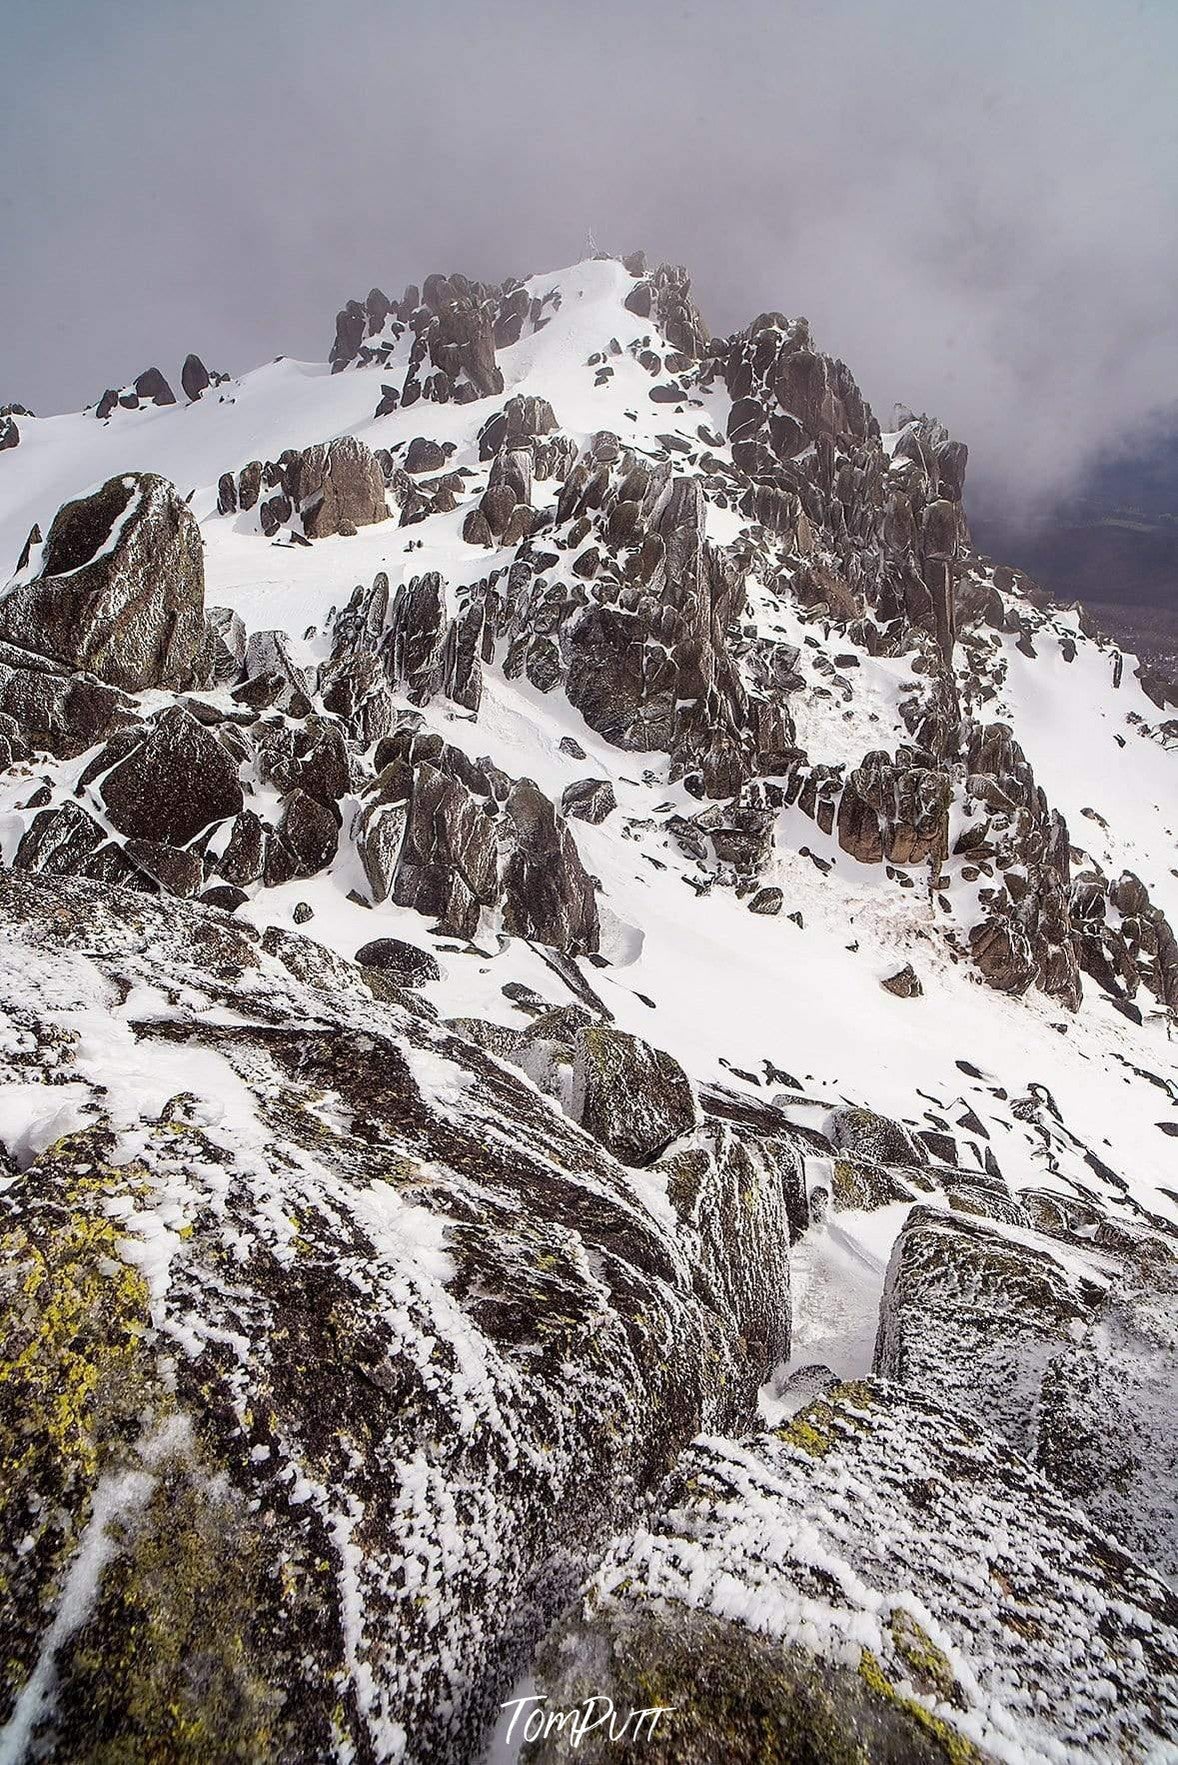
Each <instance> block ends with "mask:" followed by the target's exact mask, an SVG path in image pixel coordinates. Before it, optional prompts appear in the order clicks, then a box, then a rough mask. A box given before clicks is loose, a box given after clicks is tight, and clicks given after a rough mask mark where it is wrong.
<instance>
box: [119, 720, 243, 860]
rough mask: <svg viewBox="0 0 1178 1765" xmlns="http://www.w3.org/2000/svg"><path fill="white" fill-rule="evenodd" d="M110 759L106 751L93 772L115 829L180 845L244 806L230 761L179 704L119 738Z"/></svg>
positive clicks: (205, 730) (148, 838)
mask: <svg viewBox="0 0 1178 1765" xmlns="http://www.w3.org/2000/svg"><path fill="white" fill-rule="evenodd" d="M124 755H125V757H123V756H124ZM113 758H114V756H112V755H111V753H110V751H109V749H108V750H107V751H106V752H105V753H104V754H102V755H100V756H99V757H98V759H97V760H96V761H94V762H93V763H92V765H91V767H90V773H91V775H92V776H94V777H95V778H97V779H98V780H99V781H100V782H99V783H98V785H97V789H98V792H99V795H100V797H101V800H102V806H103V808H104V810H105V811H106V814H107V815H108V816H109V817H110V820H111V821H112V822H113V824H114V826H115V827H117V828H118V830H119V832H120V833H123V834H129V835H131V836H132V837H134V838H136V839H142V840H151V841H153V842H156V843H158V844H162V845H168V846H184V845H187V843H188V841H189V840H192V839H195V838H196V836H197V834H199V833H202V832H203V831H204V829H205V828H206V827H209V826H210V825H211V824H212V823H213V822H216V821H221V820H223V819H224V818H225V817H226V816H230V815H236V814H237V812H238V810H239V809H240V808H241V807H242V792H241V785H240V783H239V782H238V777H237V767H236V765H235V764H234V762H233V760H232V759H231V758H230V756H229V755H228V754H227V753H226V751H225V749H224V748H223V747H222V746H221V744H220V742H219V741H218V740H217V738H216V736H214V735H211V734H210V733H209V731H208V730H207V729H204V728H203V727H202V726H201V725H200V724H199V723H198V722H197V721H196V719H195V718H194V717H192V716H190V715H189V714H188V712H187V711H184V710H182V709H181V708H180V707H179V706H178V705H177V706H173V707H172V708H171V709H170V710H167V711H161V712H160V713H159V715H158V716H157V717H154V718H153V719H152V721H151V722H150V723H148V724H146V725H145V726H144V728H143V730H142V732H140V731H135V732H133V733H131V735H130V738H129V739H128V738H127V737H124V738H122V747H121V749H120V753H119V757H118V759H117V763H115V764H112V763H111V762H112V759H113Z"/></svg>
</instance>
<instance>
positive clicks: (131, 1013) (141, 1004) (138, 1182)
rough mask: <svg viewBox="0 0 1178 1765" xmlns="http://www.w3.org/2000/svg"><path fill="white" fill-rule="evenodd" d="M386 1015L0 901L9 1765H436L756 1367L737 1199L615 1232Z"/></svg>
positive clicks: (192, 952) (553, 1136) (623, 1178)
mask: <svg viewBox="0 0 1178 1765" xmlns="http://www.w3.org/2000/svg"><path fill="white" fill-rule="evenodd" d="M385 978H386V977H384V976H383V975H371V976H370V975H369V973H368V971H366V970H364V969H362V968H360V967H358V966H356V965H354V964H352V963H349V962H347V961H345V960H344V959H342V958H340V957H338V956H335V955H333V954H332V953H330V952H329V951H327V950H325V949H324V948H323V947H322V946H320V945H318V944H316V943H314V942H312V941H311V940H310V939H309V938H306V937H304V936H302V935H301V934H299V933H295V932H286V933H280V934H274V933H272V932H271V933H267V934H265V936H264V937H263V936H260V935H259V934H258V933H257V932H256V931H255V930H254V929H253V928H252V927H247V926H242V925H239V924H237V923H236V922H233V921H231V920H230V919H229V918H228V917H227V916H225V915H222V914H220V913H217V912H215V911H210V910H207V909H202V908H200V907H198V906H195V905H192V904H190V903H186V902H183V901H177V900H168V901H160V900H157V899H155V898H151V897H146V896H141V895H136V894H133V893H131V892H130V891H128V890H124V889H115V888H104V887H100V886H96V885H92V884H87V883H81V882H77V881H74V880H72V879H56V878H54V879H45V878H40V877H34V876H29V875H24V874H21V873H19V872H13V871H9V872H0V1000H2V1001H3V1005H4V1008H5V1010H6V1013H7V1016H8V1020H9V1023H10V1024H11V1026H12V1029H13V1036H12V1037H11V1038H10V1040H9V1041H8V1043H6V1052H5V1058H4V1073H3V1076H4V1079H5V1081H6V1083H7V1084H8V1086H9V1094H10V1095H12V1096H14V1097H17V1096H19V1099H20V1101H21V1104H22V1112H21V1115H20V1118H19V1131H18V1127H17V1126H16V1125H14V1124H15V1118H12V1119H10V1118H9V1117H8V1116H6V1118H5V1129H4V1131H5V1136H6V1142H5V1143H6V1147H7V1151H6V1155H5V1156H6V1181H5V1183H4V1185H3V1188H2V1190H0V1452H2V1454H3V1463H4V1467H5V1484H6V1490H5V1495H6V1499H5V1503H4V1509H3V1516H2V1518H0V1622H2V1623H3V1627H4V1635H5V1663H4V1667H3V1671H2V1673H0V1745H3V1746H5V1747H7V1748H8V1749H9V1751H10V1754H11V1756H13V1757H20V1756H22V1754H23V1753H24V1752H25V1751H26V1749H27V1746H29V1745H32V1747H33V1748H34V1751H35V1753H36V1755H38V1756H40V1755H44V1756H54V1757H57V1758H62V1759H66V1758H68V1759H70V1760H73V1761H85V1762H93V1765H96V1762H97V1761H99V1760H108V1761H109V1760H112V1759H116V1758H117V1759H120V1760H121V1759H131V1758H142V1759H159V1760H164V1759H167V1760H173V1759H185V1760H187V1759H191V1760H194V1761H195V1760H197V1759H199V1760H202V1761H206V1760H214V1759H218V1760H219V1759H226V1760H228V1759H239V1760H249V1761H251V1762H254V1761H262V1760H273V1761H290V1760H295V1759H297V1760H310V1759H317V1760H318V1759H329V1758H330V1759H335V1758H353V1759H365V1760H371V1761H384V1760H389V1761H391V1760H408V1761H420V1762H422V1765H425V1762H426V1761H436V1760H439V1759H446V1760H451V1761H454V1762H455V1765H461V1762H463V1761H473V1760H475V1759H477V1758H478V1757H479V1753H480V1749H481V1745H482V1738H483V1733H484V1729H485V1725H486V1722H487V1720H488V1719H489V1718H490V1717H491V1715H492V1714H493V1713H494V1711H495V1708H496V1706H497V1704H498V1702H499V1700H500V1699H501V1698H503V1697H505V1696H506V1695H507V1694H508V1692H509V1690H510V1686H511V1683H512V1681H513V1676H514V1675H515V1674H516V1673H517V1672H518V1671H519V1669H520V1667H521V1665H522V1663H523V1660H524V1659H525V1658H526V1655H527V1652H528V1650H529V1647H530V1644H531V1641H532V1639H533V1638H534V1636H535V1634H536V1632H537V1630H538V1629H540V1628H542V1627H543V1625H544V1624H545V1623H547V1622H549V1621H551V1618H552V1617H553V1616H554V1615H555V1610H556V1609H557V1608H558V1607H559V1605H560V1604H561V1603H563V1602H564V1601H565V1600H567V1599H568V1598H569V1597H571V1594H572V1592H573V1590H574V1588H575V1585H576V1582H577V1580H579V1578H580V1577H581V1576H582V1575H583V1574H585V1573H586V1572H587V1570H588V1568H589V1567H590V1565H591V1562H592V1560H593V1558H594V1556H595V1554H596V1552H597V1551H598V1550H599V1549H600V1548H601V1545H602V1544H603V1542H604V1540H605V1538H606V1537H607V1536H608V1535H609V1534H610V1533H611V1532H613V1531H616V1530H617V1529H618V1527H619V1525H620V1524H621V1523H622V1522H623V1521H624V1520H625V1519H626V1517H627V1516H628V1515H629V1514H630V1513H631V1512H632V1511H633V1505H634V1502H635V1500H636V1498H637V1497H638V1496H639V1495H640V1494H641V1492H642V1491H644V1490H646V1489H648V1488H650V1487H652V1486H653V1485H654V1484H656V1483H657V1482H658V1481H659V1479H661V1477H662V1476H663V1475H664V1474H665V1473H666V1471H667V1469H668V1468H669V1466H670V1465H671V1464H672V1463H673V1462H674V1460H675V1458H676V1456H677V1454H678V1453H679V1451H680V1450H681V1449H682V1448H683V1447H684V1446H685V1445H686V1444H687V1442H688V1441H689V1440H690V1439H691V1437H692V1436H693V1435H694V1434H695V1433H696V1432H697V1431H698V1430H699V1429H700V1428H704V1429H724V1428H730V1427H733V1426H737V1427H740V1426H747V1424H748V1421H749V1420H750V1418H751V1415H752V1413H753V1411H754V1408H755V1401H756V1391H757V1386H758V1385H759V1384H760V1383H761V1382H762V1381H763V1380H764V1379H765V1378H766V1377H767V1375H768V1372H769V1370H770V1366H771V1362H772V1359H773V1358H774V1356H775V1354H776V1353H777V1351H778V1349H779V1347H780V1345H781V1344H782V1343H784V1342H787V1341H788V1287H787V1285H786V1284H785V1283H784V1282H782V1281H780V1280H779V1279H774V1280H771V1279H770V1278H769V1272H770V1271H769V1270H766V1269H764V1268H763V1264H764V1261H765V1259H764V1254H763V1252H764V1245H763V1242H762V1233H763V1229H764V1222H765V1221H766V1220H767V1219H772V1218H774V1217H777V1218H783V1217H784V1203H783V1200H782V1197H781V1196H780V1195H779V1194H776V1195H775V1194H774V1193H772V1192H771V1185H772V1184H773V1183H774V1182H775V1180H776V1179H775V1178H774V1175H773V1172H772V1171H771V1169H770V1167H769V1166H768V1165H767V1164H765V1163H760V1164H758V1166H757V1168H756V1171H755V1173H754V1176H755V1180H756V1182H757V1183H759V1184H763V1185H765V1188H764V1190H763V1191H761V1190H758V1192H757V1193H756V1194H755V1195H750V1194H748V1193H747V1185H746V1192H745V1193H744V1195H743V1200H744V1202H745V1203H746V1204H747V1205H745V1206H743V1207H741V1206H735V1205H731V1204H729V1205H726V1206H725V1207H724V1209H723V1210H722V1214H721V1213H720V1212H719V1211H718V1212H717V1213H716V1214H715V1215H714V1216H713V1215H710V1214H709V1215H707V1216H704V1215H701V1213H700V1212H699V1210H698V1209H695V1208H694V1204H693V1194H694V1191H692V1190H691V1189H690V1187H689V1186H685V1187H684V1193H683V1208H684V1212H683V1213H682V1214H674V1213H672V1212H671V1211H670V1210H668V1208H667V1206H666V1203H665V1202H664V1201H663V1199H662V1195H661V1193H659V1195H658V1197H657V1200H658V1204H659V1205H658V1208H657V1210H651V1209H648V1207H647V1206H646V1205H645V1204H644V1201H643V1199H642V1190H641V1189H640V1187H639V1185H640V1184H641V1183H642V1182H647V1183H649V1182H650V1181H651V1179H649V1178H645V1177H642V1176H641V1175H635V1174H632V1173H629V1172H627V1171H626V1170H624V1169H623V1168H622V1167H621V1166H620V1165H619V1164H618V1163H617V1162H615V1160H614V1159H613V1158H611V1157H610V1156H609V1154H608V1153H607V1152H606V1151H605V1150H604V1149H603V1148H601V1147H600V1146H598V1145H597V1144H596V1143H595V1142H594V1141H593V1140H592V1139H591V1138H590V1137H589V1135H588V1134H586V1133H584V1132H583V1131H582V1130H581V1129H580V1128H578V1127H577V1126H576V1125H575V1124H573V1123H572V1122H570V1121H569V1120H568V1119H567V1118H566V1117H565V1116H564V1115H563V1114H562V1113H561V1112H560V1110H559V1108H557V1107H556V1106H554V1105H553V1104H551V1103H550V1102H549V1100H548V1099H547V1098H545V1097H543V1096H542V1095H541V1094H540V1092H539V1091H537V1090H536V1088H535V1087H534V1086H532V1085H529V1084H528V1083H527V1082H526V1081H525V1080H524V1079H523V1078H522V1077H519V1076H513V1075H512V1074H511V1073H510V1072H509V1071H508V1070H507V1069H506V1068H505V1067H504V1066H502V1065H501V1064H500V1063H499V1062H498V1061H496V1060H495V1059H494V1058H492V1057H491V1056H490V1055H488V1054H485V1053H483V1052H482V1050H481V1049H480V1048H478V1047H477V1046H476V1045H475V1044H474V1043H473V1042H470V1041H468V1040H466V1039H464V1038H463V1037H461V1036H460V1035H457V1034H455V1033H454V1032H453V1031H452V1030H450V1029H447V1028H445V1027H444V1026H440V1025H438V1024H436V1022H435V1021H434V1020H433V1019H432V1017H431V1015H430V1014H429V1012H428V1009H427V1008H424V1007H423V1008H420V1009H418V1008H417V1007H416V1006H415V1005H414V1004H413V1002H412V1000H411V999H409V998H408V996H402V995H398V994H397V992H396V990H395V989H392V990H390V989H387V987H380V988H379V996H378V983H383V982H384V981H385ZM402 998H403V999H404V1001H405V1002H404V1003H401V1002H400V1000H401V999H402ZM38 1000H40V1001H43V1003H42V1004H39V1003H38ZM746 1233H747V1234H748V1236H747V1240H746ZM718 1234H719V1235H720V1237H722V1238H723V1239H724V1240H725V1241H724V1242H720V1241H719V1239H718V1237H717V1235H718ZM784 1245H785V1236H784V1234H783V1235H782V1243H781V1247H780V1248H779V1251H778V1256H777V1261H776V1264H775V1265H773V1268H774V1270H775V1272H776V1274H777V1275H778V1276H779V1275H780V1272H781V1268H780V1265H781V1262H782V1259H783V1257H784ZM702 1269H706V1270H714V1271H716V1273H715V1275H714V1276H713V1277H710V1278H708V1279H702V1278H701V1275H700V1271H701V1270H702ZM721 1277H722V1280H721ZM748 1319H755V1320H756V1323H757V1328H758V1331H759V1333H760V1335H759V1341H760V1352H756V1351H755V1350H754V1351H751V1350H750V1345H749V1343H748V1342H747V1341H746V1340H745V1339H744V1336H743V1333H742V1332H743V1330H744V1329H746V1328H748V1324H747V1322H746V1320H748Z"/></svg>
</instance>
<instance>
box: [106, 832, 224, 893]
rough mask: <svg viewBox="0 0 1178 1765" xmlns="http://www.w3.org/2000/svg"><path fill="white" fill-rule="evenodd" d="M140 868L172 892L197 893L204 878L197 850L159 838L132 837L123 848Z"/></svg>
mask: <svg viewBox="0 0 1178 1765" xmlns="http://www.w3.org/2000/svg"><path fill="white" fill-rule="evenodd" d="M123 850H124V852H125V853H126V855H127V857H128V858H129V859H130V860H131V862H132V863H133V864H134V866H135V868H136V869H137V870H141V871H143V873H144V875H146V876H149V877H151V879H152V881H153V882H157V883H159V885H160V887H161V888H162V889H163V890H164V891H165V893H166V894H169V895H181V896H185V895H195V894H197V893H198V892H199V890H200V887H201V884H202V883H203V881H204V866H203V865H202V863H201V860H200V854H199V853H197V852H181V851H178V850H177V848H176V847H175V846H165V845H160V844H159V843H158V842H157V841H155V840H128V841H127V843H126V845H125V846H124V848H123Z"/></svg>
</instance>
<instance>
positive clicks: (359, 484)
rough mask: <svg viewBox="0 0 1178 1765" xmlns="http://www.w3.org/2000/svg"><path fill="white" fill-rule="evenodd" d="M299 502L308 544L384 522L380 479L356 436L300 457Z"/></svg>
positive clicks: (369, 455)
mask: <svg viewBox="0 0 1178 1765" xmlns="http://www.w3.org/2000/svg"><path fill="white" fill-rule="evenodd" d="M296 484H297V498H298V507H299V512H300V514H301V515H302V520H303V531H304V533H305V534H306V535H307V537H308V539H326V538H327V537H328V536H329V535H331V534H333V533H341V532H344V531H346V530H348V529H351V530H353V531H354V530H355V529H356V528H357V527H366V526H369V525H371V524H372V523H373V522H374V521H386V520H387V519H388V507H387V505H386V503H385V494H384V475H383V473H382V472H381V470H380V467H379V465H378V464H377V462H376V460H375V459H374V458H373V456H372V454H371V453H370V451H369V450H368V448H367V447H365V445H364V443H363V442H362V441H357V440H356V438H355V436H354V435H340V436H337V438H336V439H335V440H334V441H329V442H326V443H321V444H319V445H318V446H316V447H309V448H307V449H306V450H305V452H304V453H302V454H301V455H300V456H299V461H298V466H297V473H296Z"/></svg>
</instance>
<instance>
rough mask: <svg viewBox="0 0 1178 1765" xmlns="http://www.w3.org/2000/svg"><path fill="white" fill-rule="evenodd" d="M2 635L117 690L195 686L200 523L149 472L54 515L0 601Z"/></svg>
mask: <svg viewBox="0 0 1178 1765" xmlns="http://www.w3.org/2000/svg"><path fill="white" fill-rule="evenodd" d="M0 640H4V641H7V642H8V643H11V644H17V645H20V646H21V647H22V648H24V649H28V650H34V651H36V652H37V653H38V654H39V655H43V656H49V657H52V658H53V659H54V660H55V661H57V662H61V663H64V664H65V665H66V667H68V668H71V669H75V670H77V671H79V672H82V671H85V672H88V673H90V674H93V675H95V676H96V677H97V678H98V679H99V680H101V681H104V682H105V683H106V684H107V685H108V686H113V687H120V688H122V689H123V691H125V692H142V691H144V690H145V689H146V688H148V687H170V688H184V687H188V686H192V685H193V684H195V683H197V676H198V674H199V671H200V663H201V660H202V658H203V654H204V649H205V642H206V632H205V621H204V560H203V555H202V549H201V537H200V529H199V527H198V526H197V524H196V520H195V518H194V517H193V515H192V512H191V510H190V509H188V508H187V507H186V505H185V504H184V503H182V502H181V500H180V498H179V497H178V496H177V494H176V491H175V488H174V486H172V485H171V484H169V483H168V481H167V479H165V478H158V477H156V476H155V474H154V473H151V472H130V473H125V474H124V475H123V476H121V477H118V478H111V479H109V480H108V481H107V483H105V484H104V485H103V486H102V488H101V489H100V490H96V491H95V492H94V493H93V494H92V495H90V496H87V497H82V498H80V499H79V500H78V501H76V502H70V503H65V504H64V505H63V507H62V508H60V509H59V510H58V512H57V514H56V515H55V516H54V519H53V524H52V526H51V527H50V529H49V536H48V538H47V539H46V541H45V546H44V550H43V552H42V554H41V561H40V567H39V571H38V574H37V575H35V576H32V577H29V578H27V579H24V580H22V578H21V577H19V576H18V577H17V578H16V579H15V580H14V581H13V582H12V583H11V584H10V585H9V587H8V588H7V590H6V591H5V592H4V595H3V598H0Z"/></svg>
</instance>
